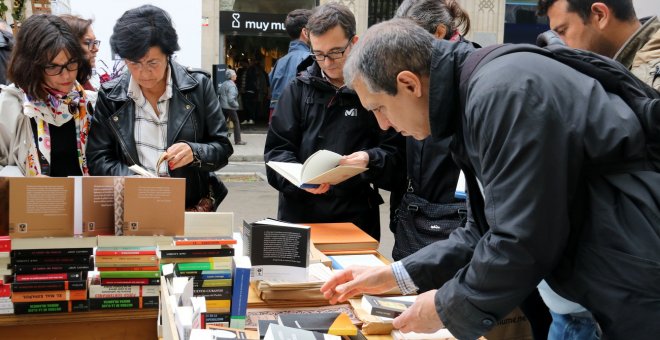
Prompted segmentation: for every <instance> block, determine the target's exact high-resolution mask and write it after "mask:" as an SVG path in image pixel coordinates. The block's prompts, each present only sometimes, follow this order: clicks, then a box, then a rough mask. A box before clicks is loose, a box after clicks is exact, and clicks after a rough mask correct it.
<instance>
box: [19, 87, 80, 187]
mask: <svg viewBox="0 0 660 340" xmlns="http://www.w3.org/2000/svg"><path fill="white" fill-rule="evenodd" d="M21 92H23V90H21ZM23 98H24V99H23V114H25V115H26V116H27V117H30V118H34V119H35V120H36V122H37V140H38V141H39V144H38V145H35V144H34V143H32V145H31V146H30V151H29V153H28V157H27V159H26V160H25V170H26V175H27V176H36V175H40V174H41V173H42V169H41V162H40V161H39V152H41V154H42V155H43V156H44V158H45V161H46V162H48V164H50V163H51V161H50V150H51V144H50V131H49V130H48V124H51V125H55V126H62V125H64V124H65V123H67V122H68V121H70V120H71V119H74V121H75V124H76V140H77V149H78V162H79V164H80V170H81V171H82V174H83V175H84V176H87V175H89V171H88V170H87V159H86V158H85V148H86V146H87V135H88V133H89V125H90V122H91V118H92V117H91V115H88V114H87V96H86V94H85V90H83V87H82V86H81V85H80V84H78V83H77V82H76V84H75V86H74V88H73V89H72V90H71V92H69V93H68V94H65V93H59V92H56V91H52V90H50V91H49V93H48V97H47V99H46V100H45V101H42V100H39V99H36V98H34V97H32V96H29V95H27V94H26V93H25V92H23Z"/></svg>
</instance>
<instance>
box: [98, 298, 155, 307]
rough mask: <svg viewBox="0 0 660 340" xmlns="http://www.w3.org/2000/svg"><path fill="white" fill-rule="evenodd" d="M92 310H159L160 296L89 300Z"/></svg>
mask: <svg viewBox="0 0 660 340" xmlns="http://www.w3.org/2000/svg"><path fill="white" fill-rule="evenodd" d="M89 308H90V309H92V310H104V309H142V308H158V296H146V297H128V298H110V299H89Z"/></svg>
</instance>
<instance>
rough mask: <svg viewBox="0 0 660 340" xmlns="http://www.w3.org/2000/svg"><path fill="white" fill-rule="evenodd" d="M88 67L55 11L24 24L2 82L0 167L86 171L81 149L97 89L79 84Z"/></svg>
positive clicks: (58, 173) (32, 172) (27, 171)
mask: <svg viewBox="0 0 660 340" xmlns="http://www.w3.org/2000/svg"><path fill="white" fill-rule="evenodd" d="M90 69H91V68H90V65H89V62H88V61H87V59H86V58H85V55H84V52H83V50H82V48H81V47H80V43H79V42H78V39H77V38H76V37H75V36H74V35H73V34H72V33H71V30H70V28H69V26H68V25H67V24H66V23H65V22H64V21H63V20H62V19H61V18H59V17H57V16H54V15H46V14H42V15H35V16H32V17H30V18H28V19H27V20H26V21H25V22H23V24H22V26H21V29H20V31H19V32H18V35H17V37H16V45H15V46H14V50H13V52H12V57H11V60H10V62H9V68H8V70H7V73H8V78H9V80H10V81H12V82H13V84H11V85H8V86H0V168H1V167H3V166H7V165H12V166H17V167H18V169H19V170H20V172H21V173H22V174H23V175H25V176H37V175H45V176H53V177H66V176H75V175H78V176H79V175H88V170H87V161H86V159H85V150H86V146H87V144H88V143H87V135H88V132H89V126H90V116H91V107H92V105H91V103H90V100H93V99H95V98H93V97H95V93H93V92H89V93H86V92H85V90H84V89H83V88H82V86H81V85H80V82H81V81H85V80H86V79H87V77H89V73H90Z"/></svg>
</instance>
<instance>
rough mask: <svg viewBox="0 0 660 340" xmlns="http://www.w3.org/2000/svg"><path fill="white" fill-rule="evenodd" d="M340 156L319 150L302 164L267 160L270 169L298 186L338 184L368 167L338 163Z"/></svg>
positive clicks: (314, 186)
mask: <svg viewBox="0 0 660 340" xmlns="http://www.w3.org/2000/svg"><path fill="white" fill-rule="evenodd" d="M341 158H342V156H341V155H340V154H338V153H335V152H332V151H328V150H319V151H316V152H315V153H314V154H312V155H311V156H309V158H307V160H305V163H304V164H300V163H289V162H276V161H269V162H267V163H266V165H268V166H269V167H270V168H271V169H273V170H275V171H277V173H278V174H280V175H282V177H284V178H286V179H287V180H288V181H289V182H291V183H293V184H294V185H296V186H298V187H300V188H316V187H318V186H319V185H320V184H323V183H329V184H331V185H335V184H339V183H341V182H343V181H345V180H347V179H349V178H351V177H353V176H355V175H357V174H360V173H362V172H364V171H367V170H368V168H362V167H356V166H348V165H339V161H340V160H341Z"/></svg>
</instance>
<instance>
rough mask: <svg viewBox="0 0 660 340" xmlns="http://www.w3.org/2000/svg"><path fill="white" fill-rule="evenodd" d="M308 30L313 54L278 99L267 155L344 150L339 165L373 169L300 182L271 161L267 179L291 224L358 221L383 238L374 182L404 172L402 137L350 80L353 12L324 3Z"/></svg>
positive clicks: (297, 157) (299, 158) (298, 158)
mask: <svg viewBox="0 0 660 340" xmlns="http://www.w3.org/2000/svg"><path fill="white" fill-rule="evenodd" d="M307 31H308V32H309V38H310V42H311V46H312V55H310V56H309V57H308V59H306V60H305V61H303V63H301V64H300V69H301V70H302V72H300V74H299V75H298V76H297V77H296V78H295V81H294V82H292V83H290V84H289V86H288V87H287V88H286V89H284V92H283V93H282V95H281V96H280V99H279V101H278V102H277V106H276V109H275V112H274V113H273V119H272V121H271V124H270V129H269V130H268V135H267V136H266V146H265V149H264V158H265V160H266V162H268V161H278V162H295V163H304V161H305V160H306V159H307V158H308V157H309V156H311V155H312V154H313V153H314V152H316V151H318V150H323V149H325V150H330V151H333V152H336V153H338V154H340V155H346V156H344V157H343V159H342V160H341V161H340V164H345V165H352V166H358V167H367V168H369V170H368V171H366V172H364V173H362V174H360V175H358V176H355V177H352V178H350V179H348V180H346V181H344V182H342V183H339V184H337V185H333V186H330V185H329V184H328V183H324V184H322V185H321V186H319V187H318V188H314V189H301V188H299V187H297V186H295V185H294V184H292V183H290V182H289V181H288V180H287V179H285V178H284V177H282V176H280V175H279V174H277V172H275V171H274V170H272V169H270V168H267V169H266V172H267V176H268V183H269V184H270V185H271V186H273V187H274V188H275V189H277V190H278V191H279V192H280V194H279V202H278V213H277V216H278V218H279V219H281V220H284V221H287V222H293V223H310V222H318V223H322V222H352V223H354V224H355V225H357V226H358V227H360V228H361V229H362V230H364V231H365V232H366V233H368V234H369V235H371V236H372V237H373V238H375V239H376V240H378V239H379V238H380V216H379V215H380V214H379V209H378V206H379V205H380V204H382V203H383V200H382V198H381V196H380V194H379V193H378V190H376V189H374V188H373V187H372V186H371V185H372V184H376V185H379V187H385V186H386V185H389V181H390V179H391V178H393V177H396V174H398V173H401V172H403V171H402V168H403V164H402V163H403V160H402V159H401V157H402V155H399V154H398V152H397V151H398V149H397V145H395V142H396V141H398V140H403V138H402V137H401V136H399V135H398V134H397V133H395V131H393V130H390V131H388V132H385V133H384V132H382V131H380V130H379V128H378V122H377V121H376V120H375V118H374V117H373V115H372V114H370V113H369V112H367V110H365V109H364V108H363V107H362V105H361V104H360V101H359V98H358V97H357V95H356V94H355V92H354V91H353V90H350V89H348V88H347V87H346V86H345V84H344V75H343V73H342V67H343V65H344V61H345V60H346V57H347V56H348V55H349V54H350V53H351V50H352V48H353V44H355V43H356V42H357V39H358V38H357V36H356V35H355V17H354V16H353V13H351V11H350V10H349V9H348V8H347V7H346V6H344V5H340V4H337V3H328V4H325V5H321V6H319V7H316V8H315V9H314V12H313V13H312V15H311V16H310V18H309V21H308V22H307ZM381 185H382V186H381Z"/></svg>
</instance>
